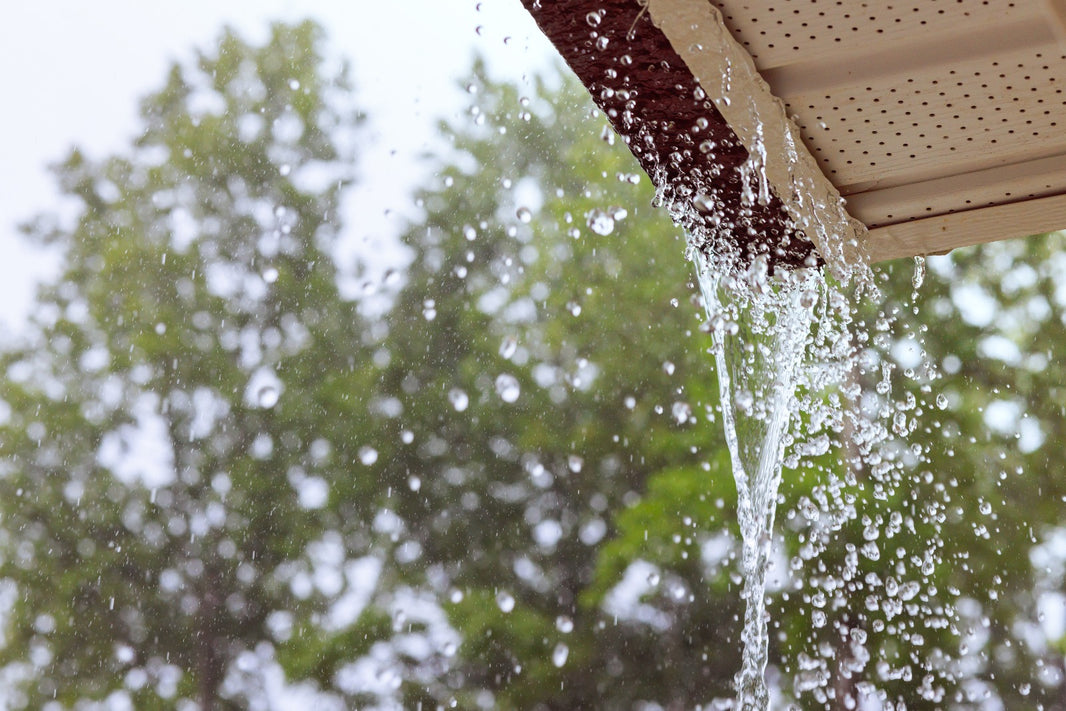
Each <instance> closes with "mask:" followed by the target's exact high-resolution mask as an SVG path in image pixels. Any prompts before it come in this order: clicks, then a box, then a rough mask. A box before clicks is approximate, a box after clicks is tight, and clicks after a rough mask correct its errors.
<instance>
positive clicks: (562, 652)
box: [552, 642, 570, 667]
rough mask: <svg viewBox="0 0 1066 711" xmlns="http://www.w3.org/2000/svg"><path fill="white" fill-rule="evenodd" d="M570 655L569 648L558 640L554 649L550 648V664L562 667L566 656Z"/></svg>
mask: <svg viewBox="0 0 1066 711" xmlns="http://www.w3.org/2000/svg"><path fill="white" fill-rule="evenodd" d="M569 656H570V648H569V647H567V646H566V645H565V644H563V643H562V642H560V643H559V644H557V645H555V649H553V650H552V664H554V665H555V666H556V667H562V666H563V665H564V664H566V658H567V657H569Z"/></svg>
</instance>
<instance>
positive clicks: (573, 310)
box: [566, 301, 581, 316]
mask: <svg viewBox="0 0 1066 711" xmlns="http://www.w3.org/2000/svg"><path fill="white" fill-rule="evenodd" d="M566 310H567V311H569V312H570V315H571V316H580V315H581V304H579V303H577V302H576V301H567V302H566Z"/></svg>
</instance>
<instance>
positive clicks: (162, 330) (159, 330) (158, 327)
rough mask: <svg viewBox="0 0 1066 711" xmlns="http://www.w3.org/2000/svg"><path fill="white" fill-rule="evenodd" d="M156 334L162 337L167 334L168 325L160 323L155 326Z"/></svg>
mask: <svg viewBox="0 0 1066 711" xmlns="http://www.w3.org/2000/svg"><path fill="white" fill-rule="evenodd" d="M155 332H156V335H159V336H162V335H163V334H164V333H166V332H167V325H166V324H165V323H163V322H162V321H160V322H159V323H157V324H156V325H155Z"/></svg>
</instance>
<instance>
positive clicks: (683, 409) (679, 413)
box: [670, 401, 692, 425]
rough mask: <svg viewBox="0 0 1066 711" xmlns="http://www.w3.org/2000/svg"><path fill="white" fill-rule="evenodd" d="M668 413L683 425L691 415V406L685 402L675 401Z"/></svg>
mask: <svg viewBox="0 0 1066 711" xmlns="http://www.w3.org/2000/svg"><path fill="white" fill-rule="evenodd" d="M670 413H671V414H672V415H673V416H674V420H675V421H676V422H677V423H678V424H679V425H683V424H685V423H687V422H688V421H689V419H690V418H691V417H692V407H691V406H690V405H689V404H688V403H687V402H680V401H679V402H675V403H674V404H673V405H671V406H670Z"/></svg>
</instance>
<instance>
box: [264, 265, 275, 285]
mask: <svg viewBox="0 0 1066 711" xmlns="http://www.w3.org/2000/svg"><path fill="white" fill-rule="evenodd" d="M277 280H278V270H277V269H275V268H274V267H267V268H266V269H265V270H263V281H265V282H266V283H267V284H273V283H274V282H276V281H277Z"/></svg>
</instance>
